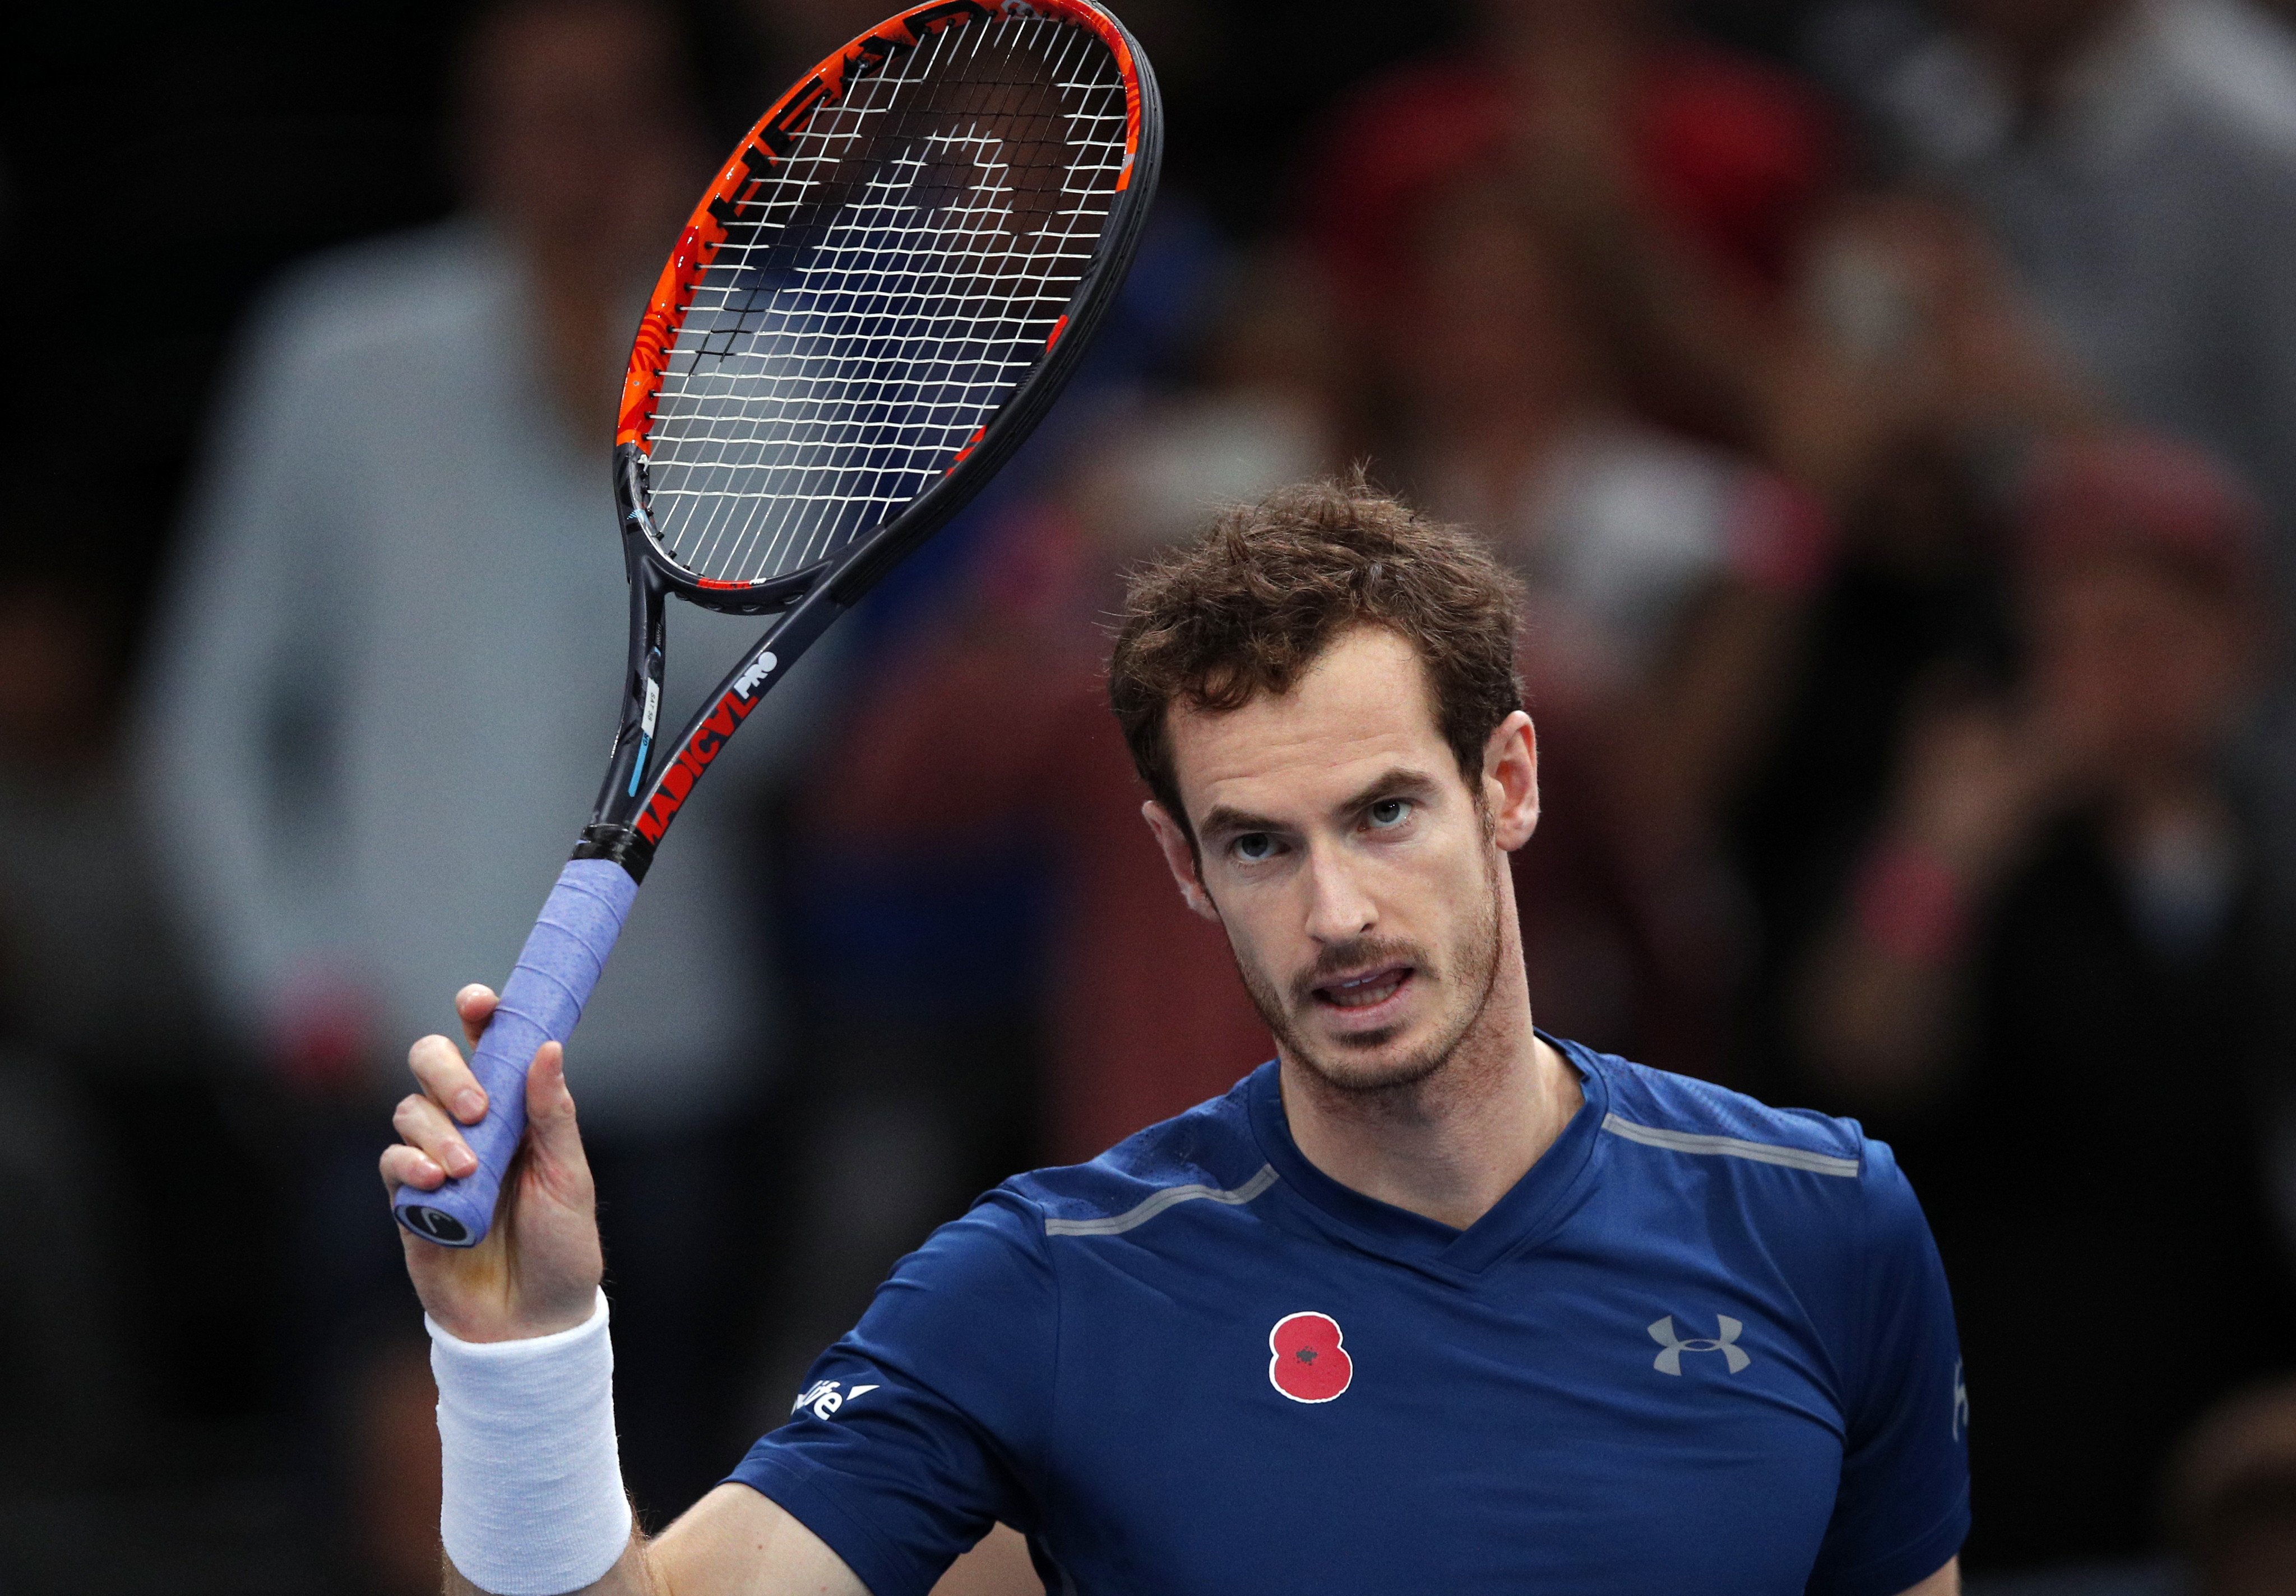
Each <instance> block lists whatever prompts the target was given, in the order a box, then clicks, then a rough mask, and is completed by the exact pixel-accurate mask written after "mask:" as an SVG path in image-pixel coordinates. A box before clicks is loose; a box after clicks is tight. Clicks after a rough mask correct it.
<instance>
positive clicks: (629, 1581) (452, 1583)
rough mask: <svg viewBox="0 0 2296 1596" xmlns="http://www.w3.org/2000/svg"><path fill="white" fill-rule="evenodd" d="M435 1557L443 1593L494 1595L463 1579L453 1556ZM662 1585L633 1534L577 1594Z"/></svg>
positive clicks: (654, 1590)
mask: <svg viewBox="0 0 2296 1596" xmlns="http://www.w3.org/2000/svg"><path fill="white" fill-rule="evenodd" d="M439 1563H440V1564H441V1566H442V1567H444V1569H445V1578H444V1579H443V1580H442V1582H441V1583H440V1587H439V1588H440V1589H441V1590H443V1591H444V1592H446V1596H497V1592H492V1591H482V1590H480V1588H479V1587H478V1586H477V1585H474V1584H471V1582H470V1581H469V1580H467V1579H465V1578H463V1571H462V1570H461V1569H460V1568H457V1567H455V1560H454V1559H452V1558H447V1557H442V1558H440V1559H439ZM662 1588H663V1587H662V1586H661V1585H660V1583H659V1582H657V1581H656V1580H655V1579H654V1577H653V1575H652V1572H651V1563H650V1559H649V1558H648V1556H647V1551H646V1539H645V1537H644V1535H631V1536H630V1543H629V1545H628V1546H627V1547H626V1548H625V1549H624V1550H623V1551H622V1555H621V1557H620V1558H619V1559H617V1560H616V1561H615V1564H614V1566H613V1567H611V1568H609V1569H607V1570H606V1577H605V1578H603V1579H602V1580H600V1581H598V1582H597V1583H596V1584H589V1585H585V1586H583V1587H582V1589H581V1591H580V1592H579V1593H578V1596H661V1592H662Z"/></svg>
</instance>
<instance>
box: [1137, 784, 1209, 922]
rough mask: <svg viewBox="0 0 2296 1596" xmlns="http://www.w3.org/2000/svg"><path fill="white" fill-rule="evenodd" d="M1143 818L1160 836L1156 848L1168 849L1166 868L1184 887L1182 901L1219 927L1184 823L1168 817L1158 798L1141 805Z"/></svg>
mask: <svg viewBox="0 0 2296 1596" xmlns="http://www.w3.org/2000/svg"><path fill="white" fill-rule="evenodd" d="M1140 815H1141V818H1142V819H1144V820H1145V821H1146V822H1147V823H1148V829H1149V830H1150V831H1153V832H1154V833H1156V846H1157V847H1160V848H1161V849H1163V850H1164V867H1165V868H1166V869H1167V870H1169V871H1170V872H1172V880H1175V881H1177V882H1178V883H1179V884H1180V901H1181V902H1182V903H1184V904H1187V905H1188V907H1189V908H1191V909H1193V910H1194V911H1195V912H1196V913H1199V914H1201V915H1202V916H1203V917H1204V918H1205V919H1206V920H1209V921H1211V922H1212V923H1213V924H1215V925H1217V924H1218V923H1219V910H1218V908H1216V907H1214V906H1213V904H1212V895H1211V894H1210V893H1209V892H1206V891H1205V890H1204V884H1203V882H1202V881H1201V880H1198V879H1197V876H1196V850H1195V849H1194V848H1193V847H1190V846H1189V844H1188V835H1187V833H1186V832H1185V831H1182V830H1180V823H1179V822H1178V821H1176V820H1174V819H1173V818H1172V817H1171V816H1170V815H1169V814H1166V813H1165V810H1164V806H1163V805H1161V804H1160V803H1158V802H1157V801H1156V800H1155V799H1154V798H1150V799H1149V800H1148V801H1147V802H1146V803H1144V804H1143V805H1141V806H1140Z"/></svg>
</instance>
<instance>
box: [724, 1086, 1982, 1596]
mask: <svg viewBox="0 0 2296 1596" xmlns="http://www.w3.org/2000/svg"><path fill="white" fill-rule="evenodd" d="M1557 1045H1558V1046H1559V1047H1561V1048H1562V1050H1563V1052H1564V1054H1565V1056H1566V1057H1567V1058H1568V1059H1569V1060H1570V1062H1571V1064H1572V1065H1573V1066H1574V1067H1575V1068H1577V1069H1578V1070H1579V1073H1580V1076H1581V1077H1582V1080H1583V1084H1584V1089H1585V1092H1586V1100H1587V1101H1586V1105H1585V1107H1583V1108H1582V1109H1580V1110H1579V1113H1578V1115H1577V1116H1576V1117H1574V1118H1573V1119H1572V1120H1571V1122H1570V1125H1569V1127H1568V1128H1567V1129H1566V1130H1565V1131H1564V1132H1563V1134H1562V1137H1561V1139H1560V1140H1558V1141H1557V1142H1555V1143H1554V1146H1553V1147H1552V1148H1551V1149H1550V1150H1548V1151H1547V1153H1546V1156H1545V1157H1543V1158H1540V1159H1539V1160H1538V1163H1537V1164H1536V1165H1535V1166H1532V1168H1531V1170H1530V1171H1529V1174H1525V1175H1524V1176H1523V1178H1522V1180H1521V1182H1520V1183H1517V1184H1516V1186H1515V1187H1514V1188H1513V1190H1512V1191H1509V1192H1508V1193H1507V1195H1506V1196H1505V1198H1504V1199H1501V1200H1500V1201H1499V1203H1498V1204H1497V1206H1496V1207H1493V1208H1492V1209H1491V1211H1490V1212H1489V1213H1488V1214H1486V1215H1483V1217H1482V1218H1480V1220H1478V1221H1476V1223H1475V1224H1473V1225H1472V1226H1471V1227H1469V1228H1468V1229H1466V1230H1464V1231H1456V1230H1453V1229H1451V1228H1450V1227H1449V1226H1447V1225H1444V1224H1438V1223H1436V1222H1435V1221H1432V1220H1430V1219H1426V1218H1423V1217H1422V1216H1420V1215H1415V1214H1411V1213H1407V1212H1405V1211H1404V1210H1402V1209H1399V1208H1395V1207H1390V1206H1388V1205H1387V1204H1385V1203H1382V1202H1379V1201H1376V1200H1374V1199H1371V1198H1367V1197H1365V1196H1363V1195H1362V1194H1361V1193H1359V1192H1356V1191H1350V1190H1349V1189H1348V1188H1347V1187H1344V1186H1342V1185H1341V1184H1340V1183H1337V1182H1336V1181H1333V1179H1331V1178H1330V1177H1329V1176H1327V1175H1325V1174H1323V1173H1321V1172H1320V1171H1318V1170H1317V1169H1316V1168H1315V1166H1312V1165H1310V1164H1309V1163H1308V1161H1307V1160H1306V1159H1305V1158H1302V1157H1301V1156H1300V1151H1299V1150H1298V1148H1297V1147H1295V1146H1294V1145H1293V1144H1292V1136H1291V1133H1290V1130H1289V1129H1288V1127H1287V1125H1286V1124H1285V1120H1284V1116H1283V1101H1282V1097H1281V1094H1280V1093H1279V1092H1278V1090H1277V1084H1276V1070H1275V1065H1273V1064H1268V1065H1266V1066H1263V1067H1262V1068H1259V1070H1257V1071H1255V1072H1254V1073H1253V1074H1251V1076H1246V1077H1245V1078H1244V1080H1243V1081H1242V1082H1241V1083H1239V1084H1237V1086H1236V1087H1235V1089H1234V1091H1232V1092H1230V1093H1228V1094H1227V1095H1226V1096H1225V1097H1222V1098H1218V1099H1216V1100H1214V1101H1210V1102H1208V1103H1205V1104H1203V1105H1201V1107H1199V1108H1196V1109H1192V1110H1190V1111H1189V1112H1188V1113H1186V1114H1184V1115H1182V1116H1181V1117H1178V1118H1177V1119H1173V1120H1169V1121H1167V1122H1166V1123H1164V1124H1162V1125H1156V1126H1153V1127H1152V1128H1151V1129H1149V1130H1146V1131H1144V1132H1142V1133H1141V1134H1138V1135H1136V1136H1134V1137H1132V1138H1130V1139H1129V1140H1128V1141H1126V1142H1121V1143H1119V1145H1118V1146H1117V1147H1116V1148H1114V1149H1113V1150H1111V1151H1109V1152H1107V1153H1105V1154H1103V1156H1102V1157H1100V1158H1095V1160H1093V1162H1091V1163H1089V1164H1085V1165H1079V1166H1075V1167H1072V1168H1065V1169H1048V1170H1041V1171H1038V1172H1037V1173H1036V1174H1028V1175H1022V1176H1020V1177H1018V1178H1016V1179H1014V1180H1011V1181H1008V1182H1006V1183H1005V1184H1004V1185H1002V1186H1000V1187H998V1188H997V1189H996V1191H992V1192H990V1193H989V1194H988V1196H987V1197H986V1198H984V1199H982V1200H981V1201H980V1204H979V1205H978V1206H977V1207H974V1208H973V1210H972V1212H971V1213H970V1214H968V1215H965V1216H964V1218H963V1219H960V1220H958V1221H957V1222H956V1223H955V1224H949V1225H946V1226H944V1227H942V1228H941V1229H940V1230H939V1232H936V1233H935V1234H934V1235H933V1237H932V1238H931V1240H929V1241H928V1242H926V1244H925V1245H924V1247H923V1248H922V1249H920V1250H919V1251H917V1252H916V1253H914V1254H912V1255H911V1256H909V1257H907V1258H906V1259H904V1260H903V1261H902V1263H901V1264H900V1265H899V1266H898V1268H897V1269H896V1270H895V1271H894V1273H893V1275H892V1277H891V1279H890V1280H889V1281H887V1282H886V1284H885V1286H884V1287H883V1288H882V1289H881V1290H880V1292H879V1293H878V1295H877V1298H876V1300H875V1302H874V1303H873V1305H872V1306H871V1307H870V1309H869V1312H868V1313H867V1314H865V1316H864V1317H863V1319H862V1321H861V1322H860V1324H859V1325H858V1326H857V1327H856V1329H855V1330H853V1332H852V1333H851V1334H850V1335H849V1336H847V1337H846V1338H844V1339H843V1340H841V1341H840V1342H839V1343H838V1344H837V1345H836V1346H834V1347H832V1348H831V1349H830V1351H829V1352H828V1353H827V1354H826V1355H824V1357H823V1358H822V1360H821V1362H820V1363H818V1364H816V1366H815V1368H814V1371H813V1373H812V1376H811V1378H810V1379H808V1385H807V1389H806V1390H805V1391H804V1392H803V1393H801V1394H800V1395H799V1404H798V1406H797V1407H796V1408H795V1409H794V1410H792V1413H793V1416H792V1418H791V1421H790V1422H789V1423H788V1424H787V1425H785V1426H783V1428H780V1429H778V1430H775V1432H774V1433H773V1434H771V1435H769V1436H766V1437H765V1438H764V1439H763V1440H761V1441H759V1442H758V1444H757V1445H756V1446H755V1447H753V1448H752V1449H751V1450H750V1453H749V1455H748V1456H747V1457H746V1458H745V1459H743V1460H742V1465H741V1467H740V1468H739V1469H737V1470H735V1472H734V1475H733V1478H734V1479H736V1480H739V1481H741V1482H742V1483H743V1484H746V1485H749V1486H753V1487H755V1488H756V1489H757V1490H758V1491H761V1492H763V1493H764V1494H766V1495H767V1496H769V1497H771V1498H772V1499H773V1500H774V1501H775V1502H779V1503H780V1504H781V1505H782V1506H783V1507H784V1508H786V1509H788V1510H789V1511H790V1512H791V1513H792V1514H794V1515H795V1516H796V1517H797V1518H799V1520H801V1521H802V1522H803V1523H804V1524H805V1525H806V1526H808V1528H810V1529H811V1530H813V1532H814V1533H815V1534H816V1535H819V1536H820V1537H821V1538H822V1539H823V1540H824V1541H825V1542H827V1543H829V1545H830V1546H831V1547H832V1548H833V1549H834V1550H835V1551H837V1553H838V1555H839V1556H840V1557H841V1558H843V1559H845V1561H846V1563H847V1565H848V1566H849V1567H851V1568H852V1569H853V1571H854V1573H855V1574H857V1576H859V1577H860V1579H861V1580H862V1582H863V1583H864V1584H866V1585H867V1586H868V1587H869V1589H870V1591H871V1592H873V1596H912V1593H915V1596H923V1593H924V1592H928V1591H929V1590H930V1589H931V1586H932V1584H933V1583H934V1581H935V1579H936V1578H937V1577H938V1576H939V1574H940V1573H941V1571H942V1570H943V1569H944V1568H946V1567H947V1565H948V1563H949V1562H950V1561H951V1560H952V1559H954V1558H955V1556H956V1555H957V1554H958V1553H960V1552H961V1551H964V1549H966V1548H967V1547H969V1546H971V1545H972V1543H974V1542H975V1541H977V1540H978V1539H979V1538H980V1536H981V1535H983V1534H984V1533H986V1531H987V1530H988V1526H989V1525H990V1523H991V1522H992V1521H994V1520H997V1519H1002V1520H1003V1521H1005V1523H1008V1524H1011V1525H1013V1526H1014V1527H1016V1528H1018V1529H1019V1530H1021V1532H1022V1533H1023V1534H1025V1535H1028V1536H1029V1540H1030V1543H1031V1549H1032V1551H1034V1553H1035V1555H1036V1558H1037V1566H1038V1567H1039V1569H1040V1571H1042V1572H1043V1573H1044V1574H1045V1575H1046V1579H1047V1583H1048V1584H1050V1586H1051V1588H1052V1589H1053V1590H1054V1592H1062V1593H1066V1592H1079V1593H1084V1596H1118V1593H1119V1592H1123V1593H1133V1596H1217V1593H1220V1592H1251V1593H1253V1596H1291V1593H1293V1592H1297V1593H1298V1596H1334V1593H1342V1592H1381V1593H1397V1592H1443V1593H1445V1596H1469V1593H1472V1596H1484V1593H1489V1596H1497V1593H1499V1592H1510V1593H1513V1592H1540V1593H1541V1596H1564V1593H1566V1592H1587V1593H1588V1596H1593V1593H1595V1592H1601V1593H1603V1596H1619V1593H1620V1592H1661V1591H1662V1592H1669V1596H1699V1593H1701V1592H1711V1593H1712V1596H1762V1593H1768V1592H1775V1593H1777V1596H1788V1593H1790V1592H1801V1591H1805V1590H1807V1591H1810V1592H1825V1593H1826V1596H1896V1592H1901V1591H1904V1590H1906V1589H1907V1588H1908V1587H1909V1586H1912V1585H1915V1584H1919V1583H1920V1582H1921V1581H1922V1580H1923V1579H1924V1578H1926V1577H1927V1576H1930V1575H1931V1574H1933V1573H1935V1572H1936V1571H1937V1570H1938V1569H1939V1567H1943V1566H1944V1564H1945V1563H1946V1561H1947V1559H1949V1558H1951V1557H1952V1556H1953V1555H1954V1553H1955V1552H1956V1550H1958V1548H1959V1547H1960V1545H1961V1543H1962V1539H1963V1536H1964V1534H1965V1533H1966V1531H1967V1529H1968V1526H1969V1509H1968V1462H1967V1455H1966V1452H1965V1447H1964V1439H1963V1432H1964V1425H1965V1420H1966V1407H1965V1404H1964V1399H1963V1397H1962V1395H1961V1376H1960V1363H1959V1354H1958V1352H1957V1350H1956V1340H1955V1334H1954V1324H1953V1310H1952V1305H1951V1303H1950V1302H1949V1300H1948V1297H1947V1292H1946V1283H1945V1277H1944V1273H1943V1271H1942V1270H1941V1269H1940V1267H1939V1263H1938V1256H1937V1250H1936V1248H1935V1247H1934V1246H1933V1245H1932V1244H1931V1240H1930V1235H1929V1229H1928V1226H1927V1225H1926V1224H1924V1223H1923V1218H1922V1213H1921V1208H1920V1207H1919V1205H1918V1204H1916V1203H1915V1199H1914V1194H1913V1191H1912V1190H1911V1189H1910V1188H1909V1187H1908V1186H1907V1183H1906V1180H1905V1177H1904V1176H1903V1175H1902V1174H1899V1173H1898V1167H1897V1165H1896V1163H1895V1161H1894V1160H1893V1159H1892V1158H1891V1157H1890V1150H1889V1149H1888V1148H1887V1147H1886V1146H1884V1145H1883V1144H1882V1143H1880V1142H1868V1141H1866V1139H1865V1137H1864V1136H1863V1135H1862V1134H1860V1133H1859V1131H1858V1129H1857V1125H1855V1124H1854V1123H1851V1122H1849V1121H1844V1120H1837V1119H1829V1118H1825V1117H1822V1116H1819V1115H1816V1114H1809V1113H1802V1112H1792V1111H1781V1110H1778V1109H1768V1108H1765V1107H1763V1106H1762V1105H1761V1104H1759V1103H1757V1102H1755V1101H1752V1100H1751V1099H1749V1098H1745V1097H1742V1096H1739V1095H1738V1094H1736V1093H1730V1092H1726V1091H1723V1090H1721V1089H1720V1088H1718V1087H1715V1086H1710V1085H1707V1084H1703V1083H1702V1082H1698V1081H1693V1080H1688V1079H1685V1078H1683V1077H1681V1076H1669V1075H1664V1074H1661V1073H1660V1072H1658V1071H1656V1070H1651V1069H1645V1068H1641V1067H1640V1066H1637V1065H1634V1064H1629V1063H1628V1062H1627V1061H1626V1060H1622V1059H1615V1058H1611V1057H1608V1056H1606V1055H1603V1054H1598V1053H1595V1052H1589V1051H1588V1050H1587V1049H1585V1048H1581V1047H1579V1046H1577V1045H1576V1044H1570V1043H1558V1044H1557Z"/></svg>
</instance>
